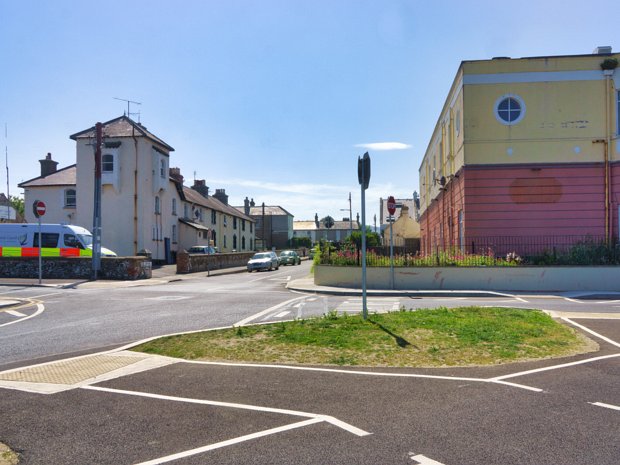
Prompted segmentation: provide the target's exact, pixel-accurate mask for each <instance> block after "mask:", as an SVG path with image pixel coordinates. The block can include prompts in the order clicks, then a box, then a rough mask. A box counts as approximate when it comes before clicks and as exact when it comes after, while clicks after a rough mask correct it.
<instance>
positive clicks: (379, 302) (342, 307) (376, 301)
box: [335, 297, 400, 313]
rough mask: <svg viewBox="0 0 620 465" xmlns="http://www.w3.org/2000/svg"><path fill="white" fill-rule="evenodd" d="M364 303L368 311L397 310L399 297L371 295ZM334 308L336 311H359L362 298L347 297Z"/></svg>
mask: <svg viewBox="0 0 620 465" xmlns="http://www.w3.org/2000/svg"><path fill="white" fill-rule="evenodd" d="M366 305H367V307H368V310H370V311H380V310H398V309H399V308H400V299H397V298H393V297H388V298H385V297H371V298H369V299H368V300H367V302H366ZM335 310H336V311H337V312H352V313H353V312H361V311H362V299H361V298H352V299H347V300H345V301H344V302H342V303H341V304H339V305H338V306H337V307H336V309H335Z"/></svg>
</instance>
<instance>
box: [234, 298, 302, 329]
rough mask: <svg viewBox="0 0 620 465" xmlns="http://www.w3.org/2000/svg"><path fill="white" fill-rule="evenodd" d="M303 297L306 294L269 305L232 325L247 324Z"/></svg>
mask: <svg viewBox="0 0 620 465" xmlns="http://www.w3.org/2000/svg"><path fill="white" fill-rule="evenodd" d="M305 298H306V296H305V295H304V296H301V297H295V298H294V299H290V300H287V301H285V302H282V303H279V304H278V305H274V306H273V307H269V308H267V309H265V310H263V311H262V312H258V313H256V314H254V315H252V316H249V317H247V318H245V319H243V320H241V321H239V322H238V323H235V324H234V325H233V326H243V325H247V324H248V323H249V322H250V321H252V320H256V319H257V318H260V317H261V316H263V315H266V314H267V313H269V312H274V311H276V310H279V309H280V308H282V307H286V306H287V305H289V304H291V303H293V302H297V301H298V300H302V299H305Z"/></svg>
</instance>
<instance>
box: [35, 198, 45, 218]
mask: <svg viewBox="0 0 620 465" xmlns="http://www.w3.org/2000/svg"><path fill="white" fill-rule="evenodd" d="M32 212H33V213H34V217H35V218H40V217H42V216H43V215H45V202H43V201H41V200H35V201H34V203H33V204H32Z"/></svg>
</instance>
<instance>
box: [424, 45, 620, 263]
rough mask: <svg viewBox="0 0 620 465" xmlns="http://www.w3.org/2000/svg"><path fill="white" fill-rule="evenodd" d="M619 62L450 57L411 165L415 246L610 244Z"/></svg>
mask: <svg viewBox="0 0 620 465" xmlns="http://www.w3.org/2000/svg"><path fill="white" fill-rule="evenodd" d="M619 60H620V53H614V52H612V48H611V47H609V46H605V47H597V48H596V49H595V50H594V51H593V53H591V54H583V55H566V56H542V57H528V58H512V59H511V58H507V57H498V58H493V59H490V60H478V61H464V62H462V63H461V65H460V67H459V69H458V71H457V74H456V76H455V78H454V81H453V83H452V86H451V88H450V90H449V92H448V94H447V97H446V100H445V103H444V106H443V109H442V111H441V114H440V115H439V118H438V120H437V123H436V125H435V129H434V132H433V134H432V137H431V138H430V141H429V144H428V147H427V149H426V153H425V155H424V158H423V160H422V162H421V164H420V169H419V173H420V216H421V218H420V226H421V240H422V251H424V252H427V253H430V252H431V251H435V250H437V249H446V248H452V247H455V246H456V247H458V248H460V249H461V250H463V251H464V250H467V251H472V252H475V251H477V250H481V249H482V247H483V246H485V247H486V245H485V244H489V248H490V247H491V246H493V247H494V250H495V251H496V252H497V251H498V250H501V248H502V247H503V248H504V249H505V250H508V251H519V247H522V248H526V247H530V250H533V249H532V247H540V248H548V249H551V246H555V245H558V244H569V245H570V244H573V243H575V242H577V241H580V240H583V238H584V237H586V238H591V239H597V240H604V241H607V242H611V241H618V239H619V238H620V71H619V70H618V69H617V65H618V61H619ZM549 238H552V239H553V242H548V240H549Z"/></svg>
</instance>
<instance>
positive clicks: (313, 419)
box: [81, 386, 371, 465]
mask: <svg viewBox="0 0 620 465" xmlns="http://www.w3.org/2000/svg"><path fill="white" fill-rule="evenodd" d="M81 389H86V390H90V391H99V392H108V393H112V394H123V395H130V396H137V397H147V398H150V399H158V400H168V401H174V402H183V403H189V404H200V405H209V406H214V407H227V408H236V409H242V410H251V411H255V412H268V413H280V414H284V415H292V416H297V417H305V418H309V419H308V420H305V421H302V422H298V423H293V424H290V425H286V426H281V427H278V428H272V429H269V430H265V431H261V432H258V433H253V434H250V435H247V436H241V437H238V438H234V439H230V440H228V441H223V442H219V443H216V444H211V445H209V446H204V447H200V448H198V449H192V450H190V451H185V452H180V453H178V454H174V455H169V456H167V457H161V458H158V459H154V460H151V461H148V462H141V463H140V464H139V465H147V464H148V465H155V464H160V463H166V462H171V461H172V460H177V459H179V458H182V457H188V456H190V455H195V454H199V453H201V452H206V451H209V450H212V449H217V448H219V447H225V446H228V445H232V444H236V443H238V442H242V441H247V440H250V439H255V438H258V437H262V436H267V435H270V434H275V433H279V432H281V431H287V430H290V429H293V428H299V427H302V426H308V425H312V424H315V423H320V422H326V423H330V424H332V425H334V426H337V427H338V428H341V429H344V430H345V431H347V432H349V433H352V434H354V435H356V436H368V435H370V434H371V433H368V432H367V431H364V430H362V429H360V428H357V427H355V426H353V425H350V424H348V423H345V422H344V421H341V420H338V419H337V418H334V417H332V416H330V415H321V414H316V413H308V412H300V411H297V410H288V409H279V408H272V407H261V406H258V405H248V404H238V403H232V402H219V401H212V400H204V399H193V398H188V397H176V396H166V395H162V394H153V393H150V392H140V391H127V390H124V389H111V388H105V387H102V386H82V387H81Z"/></svg>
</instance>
